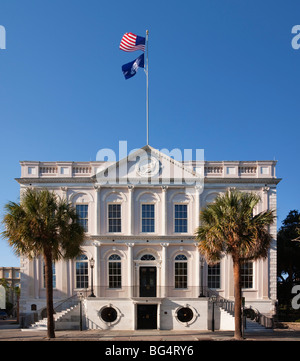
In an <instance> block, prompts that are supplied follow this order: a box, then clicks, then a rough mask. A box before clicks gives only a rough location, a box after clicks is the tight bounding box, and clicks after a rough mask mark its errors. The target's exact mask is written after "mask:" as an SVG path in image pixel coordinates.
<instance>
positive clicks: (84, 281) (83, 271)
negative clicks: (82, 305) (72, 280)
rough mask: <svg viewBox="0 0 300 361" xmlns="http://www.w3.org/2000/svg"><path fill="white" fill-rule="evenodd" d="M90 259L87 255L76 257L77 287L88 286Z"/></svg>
mask: <svg viewBox="0 0 300 361" xmlns="http://www.w3.org/2000/svg"><path fill="white" fill-rule="evenodd" d="M88 284H89V276H88V259H87V257H86V256H85V255H82V256H79V257H77V259H76V288H88Z"/></svg>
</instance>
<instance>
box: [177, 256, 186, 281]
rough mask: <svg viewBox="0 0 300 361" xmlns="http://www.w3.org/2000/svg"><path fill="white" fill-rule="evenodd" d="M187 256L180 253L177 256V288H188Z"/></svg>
mask: <svg viewBox="0 0 300 361" xmlns="http://www.w3.org/2000/svg"><path fill="white" fill-rule="evenodd" d="M187 271H188V269H187V257H186V256H185V255H184V254H179V255H177V256H176V257H175V288H187Z"/></svg>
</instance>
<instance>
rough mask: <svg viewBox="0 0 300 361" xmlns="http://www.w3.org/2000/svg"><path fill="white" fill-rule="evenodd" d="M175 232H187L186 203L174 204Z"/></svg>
mask: <svg viewBox="0 0 300 361" xmlns="http://www.w3.org/2000/svg"><path fill="white" fill-rule="evenodd" d="M174 223H175V232H176V233H184V232H187V205H186V204H175V218H174Z"/></svg>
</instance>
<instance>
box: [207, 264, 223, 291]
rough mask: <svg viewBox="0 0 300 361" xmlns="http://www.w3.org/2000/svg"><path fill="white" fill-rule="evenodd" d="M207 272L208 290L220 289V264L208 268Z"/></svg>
mask: <svg viewBox="0 0 300 361" xmlns="http://www.w3.org/2000/svg"><path fill="white" fill-rule="evenodd" d="M207 271H208V276H207V277H208V278H207V285H208V288H220V284H221V282H220V281H221V277H220V274H221V272H220V263H218V264H216V265H214V266H208V268H207Z"/></svg>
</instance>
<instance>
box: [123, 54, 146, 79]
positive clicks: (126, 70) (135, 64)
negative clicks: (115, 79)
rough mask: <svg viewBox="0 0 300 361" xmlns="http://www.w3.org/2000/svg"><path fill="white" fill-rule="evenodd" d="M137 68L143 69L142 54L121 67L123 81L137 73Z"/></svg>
mask: <svg viewBox="0 0 300 361" xmlns="http://www.w3.org/2000/svg"><path fill="white" fill-rule="evenodd" d="M138 68H144V54H142V55H140V56H139V57H138V58H136V59H135V60H134V61H131V62H130V63H127V64H124V65H123V66H122V72H123V74H124V76H125V79H130V78H131V77H133V76H134V75H135V74H136V72H137V71H138Z"/></svg>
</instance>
